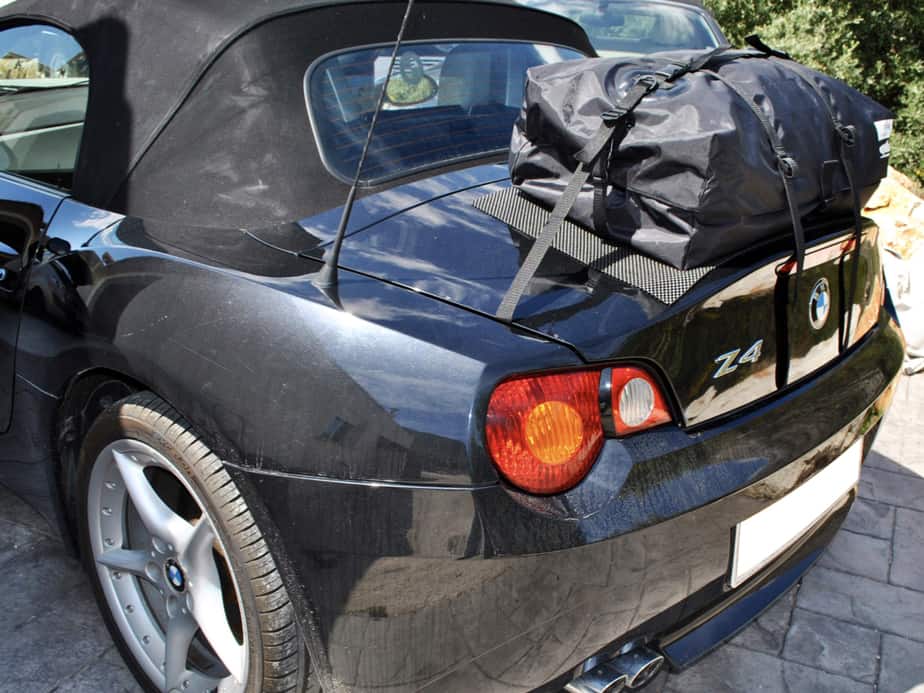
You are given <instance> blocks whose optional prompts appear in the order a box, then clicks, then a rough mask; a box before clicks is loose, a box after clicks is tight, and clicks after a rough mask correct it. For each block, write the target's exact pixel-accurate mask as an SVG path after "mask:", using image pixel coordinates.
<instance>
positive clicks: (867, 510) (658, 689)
mask: <svg viewBox="0 0 924 693" xmlns="http://www.w3.org/2000/svg"><path fill="white" fill-rule="evenodd" d="M0 585H2V590H0V692H3V693H6V692H7V691H8V692H10V693H31V692H32V691H36V692H39V693H46V692H50V691H60V692H62V693H63V692H64V691H68V692H73V691H87V692H90V691H92V692H93V693H101V692H106V693H109V692H110V691H112V692H115V691H137V690H138V688H137V686H136V685H135V684H134V682H133V680H132V677H131V675H130V674H129V673H128V671H127V670H126V669H125V666H124V665H123V664H122V661H121V659H120V658H119V655H118V653H117V652H116V651H115V649H114V647H113V645H112V642H111V640H110V638H109V635H108V634H107V633H106V630H105V627H104V626H103V624H102V622H101V620H100V618H99V615H98V613H97V611H96V605H95V603H94V602H93V597H92V595H91V593H90V589H89V586H88V583H87V580H86V578H85V577H84V576H83V574H82V573H81V571H80V567H79V565H78V564H77V562H76V561H75V560H74V559H72V558H70V557H69V556H68V554H67V552H66V551H65V550H64V548H63V547H62V546H61V545H60V544H59V543H58V542H57V541H56V540H55V539H54V538H53V536H52V535H51V533H50V531H49V530H48V527H47V525H46V524H45V523H44V521H43V520H42V519H41V518H39V517H38V516H37V515H36V514H35V513H34V512H32V511H31V510H30V509H29V508H28V507H26V506H25V505H24V504H23V503H21V502H20V501H19V500H17V499H16V498H15V497H13V496H12V495H10V494H9V493H7V492H5V491H3V490H2V489H0ZM650 690H651V691H652V693H675V692H676V693H680V692H681V691H682V692H683V693H715V692H718V691H736V692H738V691H744V692H748V693H750V692H751V691H767V692H773V691H786V692H787V693H802V692H803V691H806V692H812V693H815V692H819V691H821V692H827V691H831V692H837V693H853V692H854V691H856V692H857V693H860V692H862V691H869V692H872V691H874V690H878V691H879V692H880V693H907V692H909V691H913V693H924V376H917V377H914V378H906V379H905V380H904V381H903V382H902V383H901V386H900V389H899V391H898V394H897V396H896V401H895V405H894V406H893V408H892V411H891V413H890V414H889V417H888V419H887V420H886V422H885V423H884V425H883V428H882V432H881V434H880V436H879V440H878V442H877V444H876V448H875V450H874V452H873V454H872V455H871V458H870V459H869V460H868V461H867V465H866V468H865V470H864V472H863V479H862V482H861V487H860V500H859V501H858V503H857V504H856V506H855V507H854V509H853V510H852V511H851V514H850V516H849V518H848V520H847V523H846V525H845V527H844V529H843V530H841V532H840V534H838V536H837V538H836V539H835V540H834V543H833V544H832V545H831V547H830V549H829V550H828V552H827V554H826V555H825V556H824V558H822V560H821V561H820V562H819V564H818V565H817V566H816V567H815V568H813V569H812V570H811V571H810V572H809V573H808V574H807V575H806V577H805V578H804V579H803V580H802V583H801V585H800V586H798V587H797V588H795V589H794V590H793V591H792V592H790V593H789V594H788V595H787V596H786V597H784V598H783V599H782V600H781V601H780V602H779V603H777V604H776V605H775V606H774V607H773V608H771V609H770V610H769V611H767V612H766V613H765V614H764V615H763V616H762V617H761V618H760V619H759V620H758V621H757V622H756V623H755V624H753V625H752V626H750V627H749V628H748V629H747V630H745V631H744V632H743V633H742V634H741V635H739V636H738V637H737V638H735V639H734V640H733V641H732V642H731V643H729V644H728V645H726V646H725V647H723V648H721V649H719V650H717V651H716V652H715V653H713V654H712V655H710V656H709V657H707V658H706V659H704V660H703V661H702V662H700V663H699V664H697V665H696V666H695V667H693V668H692V669H690V670H688V671H686V672H684V673H682V674H679V675H672V676H667V675H662V676H661V677H659V679H658V680H657V681H655V682H654V683H653V684H652V686H651V688H650Z"/></svg>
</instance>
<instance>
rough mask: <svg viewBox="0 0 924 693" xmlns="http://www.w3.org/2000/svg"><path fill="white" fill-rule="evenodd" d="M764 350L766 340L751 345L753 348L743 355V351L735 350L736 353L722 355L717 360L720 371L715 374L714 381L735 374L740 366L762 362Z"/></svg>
mask: <svg viewBox="0 0 924 693" xmlns="http://www.w3.org/2000/svg"><path fill="white" fill-rule="evenodd" d="M763 348H764V340H762V339H758V340H757V341H756V342H754V344H752V345H751V348H750V349H748V350H747V351H745V352H744V353H743V354H742V353H741V349H735V350H734V351H729V352H728V353H727V354H722V355H721V356H719V357H718V358H717V359H716V360H715V362H716V363H718V364H719V369H718V370H717V371H716V372H715V375H713V376H712V379H713V380H718V379H719V378H721V377H723V376H726V375H728V374H729V373H734V372H735V371H736V370H738V366H746V365H748V364H749V363H757V362H758V361H760V354H761V351H762V350H763Z"/></svg>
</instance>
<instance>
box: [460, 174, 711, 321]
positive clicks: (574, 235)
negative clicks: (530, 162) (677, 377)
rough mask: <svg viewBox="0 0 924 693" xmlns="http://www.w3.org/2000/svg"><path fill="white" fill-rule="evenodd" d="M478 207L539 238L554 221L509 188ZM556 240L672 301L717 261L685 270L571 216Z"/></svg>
mask: <svg viewBox="0 0 924 693" xmlns="http://www.w3.org/2000/svg"><path fill="white" fill-rule="evenodd" d="M473 204H474V205H475V207H476V208H478V209H479V210H481V211H482V212H484V213H485V214H488V215H489V216H492V217H494V218H495V219H497V220H498V221H502V222H503V223H505V224H507V225H508V226H511V227H513V228H514V229H516V230H517V231H519V232H520V233H522V234H524V235H526V236H530V237H531V238H538V237H539V233H540V232H541V231H542V227H543V226H545V223H546V222H547V221H548V219H549V216H550V212H549V211H548V210H547V209H545V207H543V206H541V205H539V204H537V203H536V202H533V201H532V200H530V199H529V198H527V197H525V196H523V195H521V194H520V193H519V192H518V191H517V190H516V188H507V189H505V190H500V191H498V192H495V193H491V194H490V195H485V196H484V197H479V198H478V199H477V200H475V201H474V202H473ZM552 246H553V247H554V248H555V249H556V250H558V251H560V252H562V253H565V254H566V255H568V256H570V257H573V258H574V259H575V260H578V261H579V262H583V263H584V264H586V265H588V266H589V267H593V268H594V269H596V270H598V271H600V272H603V273H604V274H606V275H608V276H610V277H613V278H614V279H618V280H619V281H621V282H624V283H626V284H629V285H631V286H635V287H637V288H639V289H641V290H642V291H644V292H646V293H648V294H650V295H651V296H653V297H655V298H656V299H658V300H659V301H661V302H662V303H666V304H668V305H670V304H672V303H676V302H677V300H678V299H679V298H680V297H681V296H683V295H684V294H685V293H686V292H687V291H689V290H690V289H691V288H692V287H693V285H694V284H696V282H698V281H699V280H700V279H702V278H703V277H704V276H706V274H708V273H709V272H710V271H711V270H712V269H713V267H697V268H696V269H690V270H679V269H677V268H676V267H672V266H671V265H667V264H664V263H663V262H659V261H657V260H654V259H652V258H650V257H648V256H646V255H642V254H641V253H639V252H637V251H635V250H633V249H632V248H627V247H626V246H621V245H616V244H614V243H609V242H607V241H604V240H603V239H602V238H600V237H599V236H598V235H596V234H595V233H592V232H590V231H588V230H587V229H585V228H583V227H581V226H578V225H577V224H574V223H572V222H571V221H568V220H566V221H565V224H564V226H562V228H561V230H560V231H559V232H558V236H557V237H556V238H555V241H554V242H553V244H552Z"/></svg>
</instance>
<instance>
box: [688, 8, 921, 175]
mask: <svg viewBox="0 0 924 693" xmlns="http://www.w3.org/2000/svg"><path fill="white" fill-rule="evenodd" d="M918 4H919V0H885V1H884V2H880V3H870V2H869V0H844V1H842V2H838V3H832V2H830V1H821V0H754V2H746V1H745V0H706V5H707V6H708V7H709V8H710V9H711V10H712V11H713V13H714V14H715V15H716V18H717V19H718V21H719V24H721V25H722V28H723V29H724V30H725V32H726V34H727V35H728V37H729V39H730V40H731V41H732V43H734V44H737V45H741V44H743V42H744V38H745V36H747V35H748V34H750V33H759V34H760V35H761V36H762V37H763V38H764V40H765V41H767V43H769V44H770V45H772V46H774V47H777V48H781V49H783V50H786V51H788V52H789V53H791V54H792V55H793V57H794V58H796V59H797V60H799V61H800V62H804V63H805V64H807V65H811V66H812V67H815V68H817V69H819V70H822V71H823V72H826V73H828V74H831V75H833V76H835V77H838V78H839V79H842V80H844V81H845V82H847V83H848V84H850V85H851V86H854V87H856V88H857V89H859V90H860V91H862V92H864V93H867V94H869V95H870V96H872V97H873V98H874V99H877V100H878V101H880V102H881V103H882V104H884V105H885V106H888V107H889V108H891V109H892V110H893V111H895V113H896V115H897V122H896V135H895V136H894V138H893V142H892V146H893V156H892V163H893V165H894V166H895V167H896V168H898V169H900V170H902V171H903V172H904V173H906V174H908V175H909V176H911V177H912V178H914V179H916V180H917V182H918V183H924V12H921V11H920V8H919V7H918Z"/></svg>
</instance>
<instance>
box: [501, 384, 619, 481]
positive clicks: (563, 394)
mask: <svg viewBox="0 0 924 693" xmlns="http://www.w3.org/2000/svg"><path fill="white" fill-rule="evenodd" d="M599 388H600V372H599V371H589V372H580V373H555V374H550V375H539V376H532V377H524V378H516V379H514V380H508V381H506V382H504V383H501V384H500V385H499V386H498V387H497V389H496V390H495V391H494V394H493V395H492V396H491V401H490V403H489V405H488V415H487V421H486V429H487V439H488V451H489V452H490V453H491V456H492V457H493V458H494V462H495V463H496V464H497V467H498V469H499V470H500V472H501V474H502V475H503V476H504V478H505V479H507V481H509V482H510V483H511V484H513V485H515V486H517V487H519V488H521V489H523V490H524V491H528V492H530V493H536V494H553V493H561V492H562V491H566V490H568V489H569V488H572V487H573V486H575V485H576V484H577V483H578V482H580V481H581V479H583V478H584V477H585V476H586V475H587V472H588V471H590V468H591V467H592V466H593V464H594V461H595V460H596V459H597V455H599V454H600V449H601V448H602V447H603V425H602V423H601V419H600V405H599Z"/></svg>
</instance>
